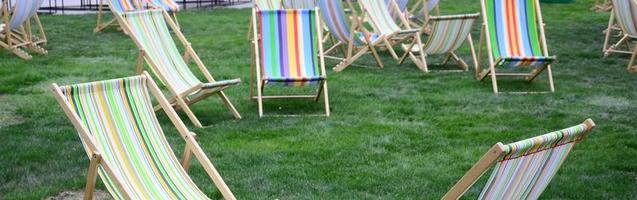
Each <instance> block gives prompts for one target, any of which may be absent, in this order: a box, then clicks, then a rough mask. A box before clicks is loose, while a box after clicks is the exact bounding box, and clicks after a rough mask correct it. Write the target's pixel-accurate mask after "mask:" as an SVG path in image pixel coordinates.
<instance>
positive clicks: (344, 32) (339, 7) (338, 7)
mask: <svg viewBox="0 0 637 200" xmlns="http://www.w3.org/2000/svg"><path fill="white" fill-rule="evenodd" d="M318 6H319V8H320V9H321V16H322V17H323V22H324V23H325V24H326V25H327V29H328V30H329V32H330V34H331V35H332V36H333V37H334V38H336V39H337V40H338V41H340V42H342V43H343V44H349V43H350V41H352V40H351V39H350V33H351V31H352V30H350V26H349V22H348V21H347V20H345V19H346V17H345V11H344V8H343V3H342V2H341V1H330V0H319V1H318ZM354 36H355V37H354V38H353V41H352V42H353V43H354V46H362V45H365V44H367V42H366V41H367V40H365V35H364V34H363V33H361V32H356V33H355V35H354ZM368 36H369V39H370V40H369V41H370V43H374V42H375V41H376V40H377V39H379V38H380V35H379V34H377V33H369V35H368Z"/></svg>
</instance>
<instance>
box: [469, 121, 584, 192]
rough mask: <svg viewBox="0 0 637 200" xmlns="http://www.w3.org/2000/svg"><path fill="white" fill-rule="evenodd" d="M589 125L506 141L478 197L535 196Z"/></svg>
mask: <svg viewBox="0 0 637 200" xmlns="http://www.w3.org/2000/svg"><path fill="white" fill-rule="evenodd" d="M591 128H592V127H587V125H586V124H580V125H577V126H574V127H570V128H567V129H564V130H561V131H556V132H552V133H548V134H545V135H541V136H538V137H534V138H530V139H527V140H522V141H519V142H515V143H512V144H508V145H506V146H505V151H504V155H503V156H502V157H501V158H500V160H499V161H498V162H497V163H496V165H495V167H494V169H493V173H492V174H491V177H490V178H489V181H488V182H487V185H486V186H485V187H484V189H483V190H482V193H481V194H480V198H479V199H537V198H539V197H540V195H541V194H542V192H543V191H544V189H545V188H546V186H547V185H548V184H549V182H550V181H551V179H552V178H553V176H555V174H556V173H557V171H558V169H559V168H560V166H561V165H562V163H563V162H564V160H566V157H567V156H568V154H569V153H570V152H571V150H572V149H573V147H574V146H575V144H577V143H578V142H579V141H581V140H583V139H584V138H585V137H586V135H587V134H588V132H589V131H588V130H590V129H591Z"/></svg>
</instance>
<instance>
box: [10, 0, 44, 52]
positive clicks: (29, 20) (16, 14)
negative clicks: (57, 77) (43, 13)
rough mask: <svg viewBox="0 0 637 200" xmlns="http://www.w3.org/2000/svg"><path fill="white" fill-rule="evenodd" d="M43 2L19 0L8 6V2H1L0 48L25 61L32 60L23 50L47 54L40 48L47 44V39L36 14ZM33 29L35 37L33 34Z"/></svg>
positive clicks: (39, 0)
mask: <svg viewBox="0 0 637 200" xmlns="http://www.w3.org/2000/svg"><path fill="white" fill-rule="evenodd" d="M43 1H44V0H20V1H14V3H13V5H10V4H9V1H8V0H3V1H2V7H1V8H0V15H1V17H2V19H1V20H0V47H2V48H5V49H7V50H8V51H10V52H11V53H13V54H15V55H17V56H18V57H20V58H22V59H25V60H30V59H31V58H32V56H31V55H30V54H29V53H28V52H27V51H25V50H30V51H33V52H35V53H38V54H43V55H45V54H47V51H46V50H45V49H44V48H42V47H41V46H42V45H46V44H47V38H46V34H44V28H42V23H40V18H39V17H38V14H37V11H38V9H39V8H40V5H42V2H43ZM33 26H35V28H34V27H33ZM34 29H35V31H36V32H37V35H36V34H35V33H34Z"/></svg>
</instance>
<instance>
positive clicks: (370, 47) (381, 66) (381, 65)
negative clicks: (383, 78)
mask: <svg viewBox="0 0 637 200" xmlns="http://www.w3.org/2000/svg"><path fill="white" fill-rule="evenodd" d="M368 48H369V51H371V52H372V56H374V60H375V61H376V64H377V65H378V67H380V68H384V67H385V65H383V61H382V60H380V56H379V55H378V52H377V51H376V48H375V47H373V46H369V47H368Z"/></svg>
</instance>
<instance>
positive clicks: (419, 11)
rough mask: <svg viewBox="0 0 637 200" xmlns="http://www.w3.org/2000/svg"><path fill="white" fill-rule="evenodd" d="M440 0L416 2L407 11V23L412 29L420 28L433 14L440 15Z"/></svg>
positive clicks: (419, 0)
mask: <svg viewBox="0 0 637 200" xmlns="http://www.w3.org/2000/svg"><path fill="white" fill-rule="evenodd" d="M439 3H440V0H418V1H417V2H416V4H415V5H414V6H413V7H412V9H410V10H409V14H408V16H409V18H408V19H409V23H410V24H411V25H412V26H414V27H422V26H424V25H425V24H426V23H425V22H426V21H427V20H428V18H429V16H430V15H431V13H432V12H433V13H434V14H435V15H440V7H439V6H438V4H439Z"/></svg>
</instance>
